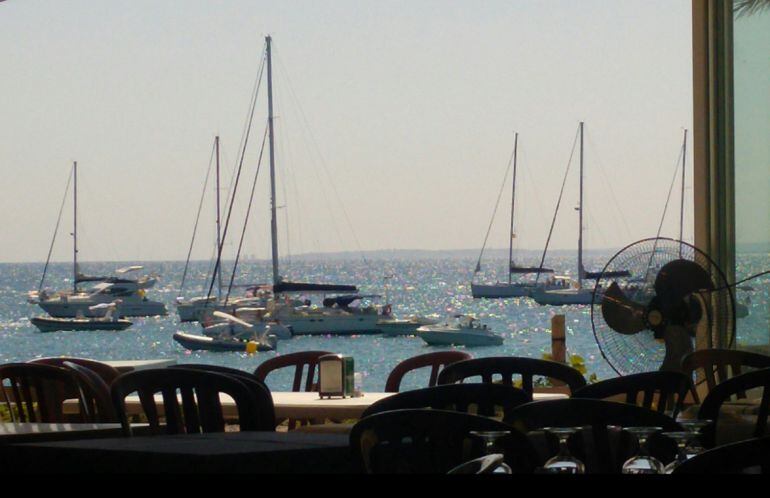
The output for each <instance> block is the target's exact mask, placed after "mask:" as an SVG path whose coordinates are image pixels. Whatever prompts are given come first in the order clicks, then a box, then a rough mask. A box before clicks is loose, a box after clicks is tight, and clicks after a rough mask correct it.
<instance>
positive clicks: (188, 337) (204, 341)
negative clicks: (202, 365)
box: [173, 332, 275, 353]
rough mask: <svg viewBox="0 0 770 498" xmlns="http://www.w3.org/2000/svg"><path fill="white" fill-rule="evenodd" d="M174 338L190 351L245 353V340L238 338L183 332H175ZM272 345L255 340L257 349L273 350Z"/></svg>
mask: <svg viewBox="0 0 770 498" xmlns="http://www.w3.org/2000/svg"><path fill="white" fill-rule="evenodd" d="M173 338H174V340H175V341H176V342H177V343H179V344H180V345H182V346H183V347H184V348H185V349H189V350H191V351H214V352H227V351H238V352H241V353H245V352H246V351H247V350H246V348H247V344H248V342H247V341H240V340H223V339H214V338H212V337H205V336H200V335H192V334H185V333H183V332H176V333H175V334H174V336H173ZM273 350H275V348H274V347H272V346H270V345H269V344H263V343H261V342H257V351H273Z"/></svg>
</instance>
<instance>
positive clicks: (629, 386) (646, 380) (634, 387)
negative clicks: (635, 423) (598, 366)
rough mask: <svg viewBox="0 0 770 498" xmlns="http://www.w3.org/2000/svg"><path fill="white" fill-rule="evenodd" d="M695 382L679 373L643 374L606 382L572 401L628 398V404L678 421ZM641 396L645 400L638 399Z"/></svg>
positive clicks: (581, 392) (575, 395) (583, 389)
mask: <svg viewBox="0 0 770 498" xmlns="http://www.w3.org/2000/svg"><path fill="white" fill-rule="evenodd" d="M691 385H692V382H691V381H690V379H689V378H688V377H687V376H686V375H684V374H683V373H680V372H662V371H660V372H644V373H639V374H633V375H626V376H623V377H615V378H614V379H607V380H603V381H601V382H597V383H596V384H589V385H587V386H585V387H581V388H580V389H578V390H577V391H575V392H574V393H572V397H573V398H591V399H607V398H614V397H618V396H625V402H626V403H630V404H632V405H638V406H643V407H644V408H648V409H651V410H655V411H657V412H658V413H666V409H669V410H668V414H669V415H670V416H671V417H672V418H676V416H677V415H678V414H679V411H680V410H681V409H682V403H683V402H684V398H685V396H687V392H688V391H689V390H690V387H691ZM640 395H642V399H641V400H640V399H639V397H640Z"/></svg>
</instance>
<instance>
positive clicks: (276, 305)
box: [214, 36, 380, 335]
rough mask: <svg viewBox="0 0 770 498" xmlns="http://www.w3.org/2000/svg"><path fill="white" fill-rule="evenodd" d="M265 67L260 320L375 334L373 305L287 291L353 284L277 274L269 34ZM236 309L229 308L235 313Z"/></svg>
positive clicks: (348, 289)
mask: <svg viewBox="0 0 770 498" xmlns="http://www.w3.org/2000/svg"><path fill="white" fill-rule="evenodd" d="M265 62H266V64H265V67H266V73H267V74H266V76H267V105H268V120H267V128H268V130H267V132H268V150H269V158H270V238H271V259H272V298H270V299H269V300H268V302H267V303H266V305H265V308H266V311H267V313H266V314H265V315H264V316H263V317H262V318H261V320H273V321H278V322H279V323H280V324H282V325H284V326H287V327H289V328H290V329H291V331H292V332H293V334H294V335H302V334H342V335H352V334H376V333H379V332H380V328H379V327H378V325H377V321H378V319H379V313H378V310H377V308H376V307H374V306H352V305H351V304H352V301H354V300H355V299H354V300H349V299H340V300H335V299H331V300H324V301H325V304H324V305H323V306H311V305H309V304H303V305H301V306H297V303H296V301H294V300H292V299H290V298H289V296H290V295H297V294H299V295H308V294H314V295H324V296H325V295H327V294H339V293H345V294H353V295H355V293H357V292H358V288H357V287H356V286H354V285H336V284H316V283H305V282H289V281H285V280H284V279H283V277H282V276H281V274H280V269H279V257H278V219H277V206H276V182H275V133H274V127H273V122H274V117H273V79H272V74H273V69H272V38H271V37H270V36H267V37H266V38H265ZM221 252H222V245H221V242H220V245H219V255H218V258H217V263H216V264H215V270H214V271H215V273H216V272H217V270H218V267H219V265H220V262H221ZM236 311H237V310H229V311H228V312H229V313H232V314H237V313H235V312H236Z"/></svg>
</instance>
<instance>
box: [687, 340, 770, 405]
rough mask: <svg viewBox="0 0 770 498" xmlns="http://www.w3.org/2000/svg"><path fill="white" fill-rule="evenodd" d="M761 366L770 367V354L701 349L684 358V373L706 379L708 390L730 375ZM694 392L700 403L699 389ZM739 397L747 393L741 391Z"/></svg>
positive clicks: (694, 396) (696, 400)
mask: <svg viewBox="0 0 770 498" xmlns="http://www.w3.org/2000/svg"><path fill="white" fill-rule="evenodd" d="M761 368H770V356H766V355H763V354H759V353H751V352H748V351H738V350H736V349H699V350H698V351H693V352H692V353H689V354H688V355H686V356H685V357H684V358H682V370H683V371H684V373H685V374H687V375H688V376H689V377H690V378H692V376H693V374H695V375H696V379H698V378H702V379H704V380H705V381H706V386H707V389H708V390H707V392H711V390H712V389H714V387H715V386H716V385H717V384H720V383H722V382H724V381H726V380H727V379H729V378H730V377H734V376H736V375H741V374H743V373H746V371H748V370H750V369H761ZM696 382H698V381H697V380H696ZM692 393H693V398H694V399H695V402H696V403H700V396H699V395H698V393H697V391H696V390H695V389H693V390H692ZM738 397H739V398H745V397H746V393H739V396H738Z"/></svg>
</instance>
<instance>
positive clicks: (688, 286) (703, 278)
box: [655, 259, 714, 311]
mask: <svg viewBox="0 0 770 498" xmlns="http://www.w3.org/2000/svg"><path fill="white" fill-rule="evenodd" d="M713 288H714V284H713V282H712V281H711V275H709V272H708V271H706V270H705V269H704V268H703V267H702V266H701V265H699V264H698V263H696V262H694V261H689V260H686V259H676V260H674V261H670V262H668V263H666V264H665V265H663V268H661V269H660V271H659V272H658V275H657V277H655V293H656V294H657V296H658V298H659V301H660V303H662V304H663V305H664V306H666V307H669V305H670V306H678V305H679V304H680V303H681V301H682V299H684V298H685V297H686V296H688V295H690V294H692V293H693V292H695V291H699V290H703V289H713ZM664 311H665V310H664Z"/></svg>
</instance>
